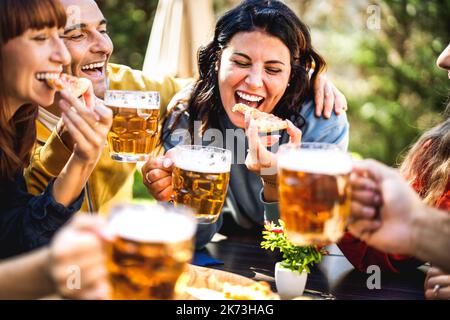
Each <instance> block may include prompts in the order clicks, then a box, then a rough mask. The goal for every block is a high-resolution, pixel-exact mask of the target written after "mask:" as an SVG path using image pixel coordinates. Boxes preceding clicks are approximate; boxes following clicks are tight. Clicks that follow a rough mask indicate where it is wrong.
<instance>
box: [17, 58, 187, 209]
mask: <svg viewBox="0 0 450 320" xmlns="http://www.w3.org/2000/svg"><path fill="white" fill-rule="evenodd" d="M107 71H108V80H109V88H110V89H112V90H141V91H159V92H160V96H161V114H164V113H165V109H166V106H167V104H168V103H169V101H170V100H171V99H172V96H173V95H174V94H175V93H176V92H178V91H179V90H181V89H182V88H183V86H184V85H186V84H187V83H189V81H190V80H181V79H175V78H172V77H164V78H162V79H151V78H149V77H147V76H144V75H143V74H142V72H140V71H136V70H132V69H131V68H129V67H126V66H122V65H117V64H109V65H108V70H107ZM36 128H37V143H36V145H35V149H34V151H33V155H32V158H31V162H30V166H29V167H28V168H27V169H26V170H25V180H26V182H27V187H28V191H29V192H31V193H33V194H40V193H41V192H42V191H43V190H44V189H45V187H46V186H47V184H48V183H49V181H50V180H51V179H53V178H55V177H57V176H58V175H59V173H60V171H61V170H62V168H63V167H64V166H65V164H66V162H67V161H68V160H69V157H70V155H71V154H72V151H71V150H69V149H68V148H67V147H66V146H65V144H64V143H63V141H62V140H61V138H60V137H59V136H58V134H57V133H56V130H53V131H50V130H49V129H48V128H47V127H46V126H44V125H43V124H42V123H41V122H40V121H39V120H38V121H36ZM135 170H136V165H135V164H133V163H120V162H116V161H113V160H112V159H111V158H110V156H109V148H108V147H105V149H104V150H103V154H102V156H101V158H100V160H99V162H98V164H97V166H96V167H95V169H94V171H93V172H92V174H91V176H90V178H89V181H88V183H87V184H86V187H85V200H84V203H83V206H82V211H84V212H100V213H101V214H102V215H106V214H107V213H108V212H109V209H110V208H111V206H112V205H114V204H116V203H119V202H126V201H130V200H131V199H132V197H133V193H132V191H133V182H134V172H135Z"/></svg>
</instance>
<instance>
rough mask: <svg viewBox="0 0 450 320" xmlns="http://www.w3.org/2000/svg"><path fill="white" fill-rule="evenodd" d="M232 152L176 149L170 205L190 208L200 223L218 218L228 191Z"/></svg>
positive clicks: (189, 148) (207, 148) (218, 149)
mask: <svg viewBox="0 0 450 320" xmlns="http://www.w3.org/2000/svg"><path fill="white" fill-rule="evenodd" d="M230 169H231V152H230V151H228V150H225V149H220V148H214V147H202V146H179V147H177V148H176V151H175V166H174V170H173V172H172V186H173V197H172V199H173V202H174V203H175V205H180V204H181V205H185V206H188V207H190V208H192V209H193V212H194V215H195V216H196V218H197V221H198V222H200V223H214V222H216V221H217V219H218V218H219V215H220V212H221V210H222V207H223V204H224V202H225V198H226V195H227V190H228V183H229V181H230Z"/></svg>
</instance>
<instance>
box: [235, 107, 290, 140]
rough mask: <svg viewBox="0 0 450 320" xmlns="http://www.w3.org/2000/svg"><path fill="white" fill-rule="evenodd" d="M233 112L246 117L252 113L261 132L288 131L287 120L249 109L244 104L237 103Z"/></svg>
mask: <svg viewBox="0 0 450 320" xmlns="http://www.w3.org/2000/svg"><path fill="white" fill-rule="evenodd" d="M232 110H233V112H240V113H242V114H244V115H245V113H246V112H249V113H250V116H251V117H252V119H253V120H255V121H256V124H257V126H258V131H259V132H265V133H268V132H273V131H280V130H284V129H287V127H288V124H287V122H286V121H285V120H283V119H280V118H278V117H277V116H275V115H273V114H271V113H266V112H262V111H259V110H258V109H255V108H252V107H249V106H247V105H245V104H243V103H237V104H235V105H234V107H233V109H232Z"/></svg>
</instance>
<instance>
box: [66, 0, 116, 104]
mask: <svg viewBox="0 0 450 320" xmlns="http://www.w3.org/2000/svg"><path fill="white" fill-rule="evenodd" d="M62 3H63V5H64V7H65V8H66V12H67V24H66V27H65V29H64V43H65V44H66V46H67V49H68V50H69V52H70V55H71V56H72V62H71V64H70V70H69V72H71V73H72V74H73V75H75V76H77V77H84V78H87V79H89V80H91V81H92V84H93V86H94V92H95V95H96V96H97V97H99V98H103V97H104V94H105V91H106V89H107V84H106V65H107V63H108V60H109V58H110V56H111V53H112V51H113V44H112V41H111V39H110V38H109V36H108V33H107V29H106V25H107V23H106V19H105V17H104V16H103V14H102V12H101V11H100V9H99V8H98V6H97V4H96V3H95V1H93V0H62Z"/></svg>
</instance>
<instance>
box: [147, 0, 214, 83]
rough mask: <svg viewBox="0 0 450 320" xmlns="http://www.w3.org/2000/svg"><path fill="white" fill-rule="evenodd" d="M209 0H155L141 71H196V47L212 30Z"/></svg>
mask: <svg viewBox="0 0 450 320" xmlns="http://www.w3.org/2000/svg"><path fill="white" fill-rule="evenodd" d="M214 22H215V18H214V11H213V6H212V0H159V2H158V7H157V10H156V15H155V19H154V22H153V26H152V31H151V34H150V39H149V43H148V46H147V53H146V55H145V60H144V67H143V72H144V73H145V74H148V75H151V76H162V75H173V76H176V77H181V78H188V77H189V78H190V77H195V76H196V75H197V61H196V60H197V50H198V48H199V47H200V46H201V45H204V44H206V43H207V42H208V41H209V40H210V39H211V38H212V36H213V33H214Z"/></svg>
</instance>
